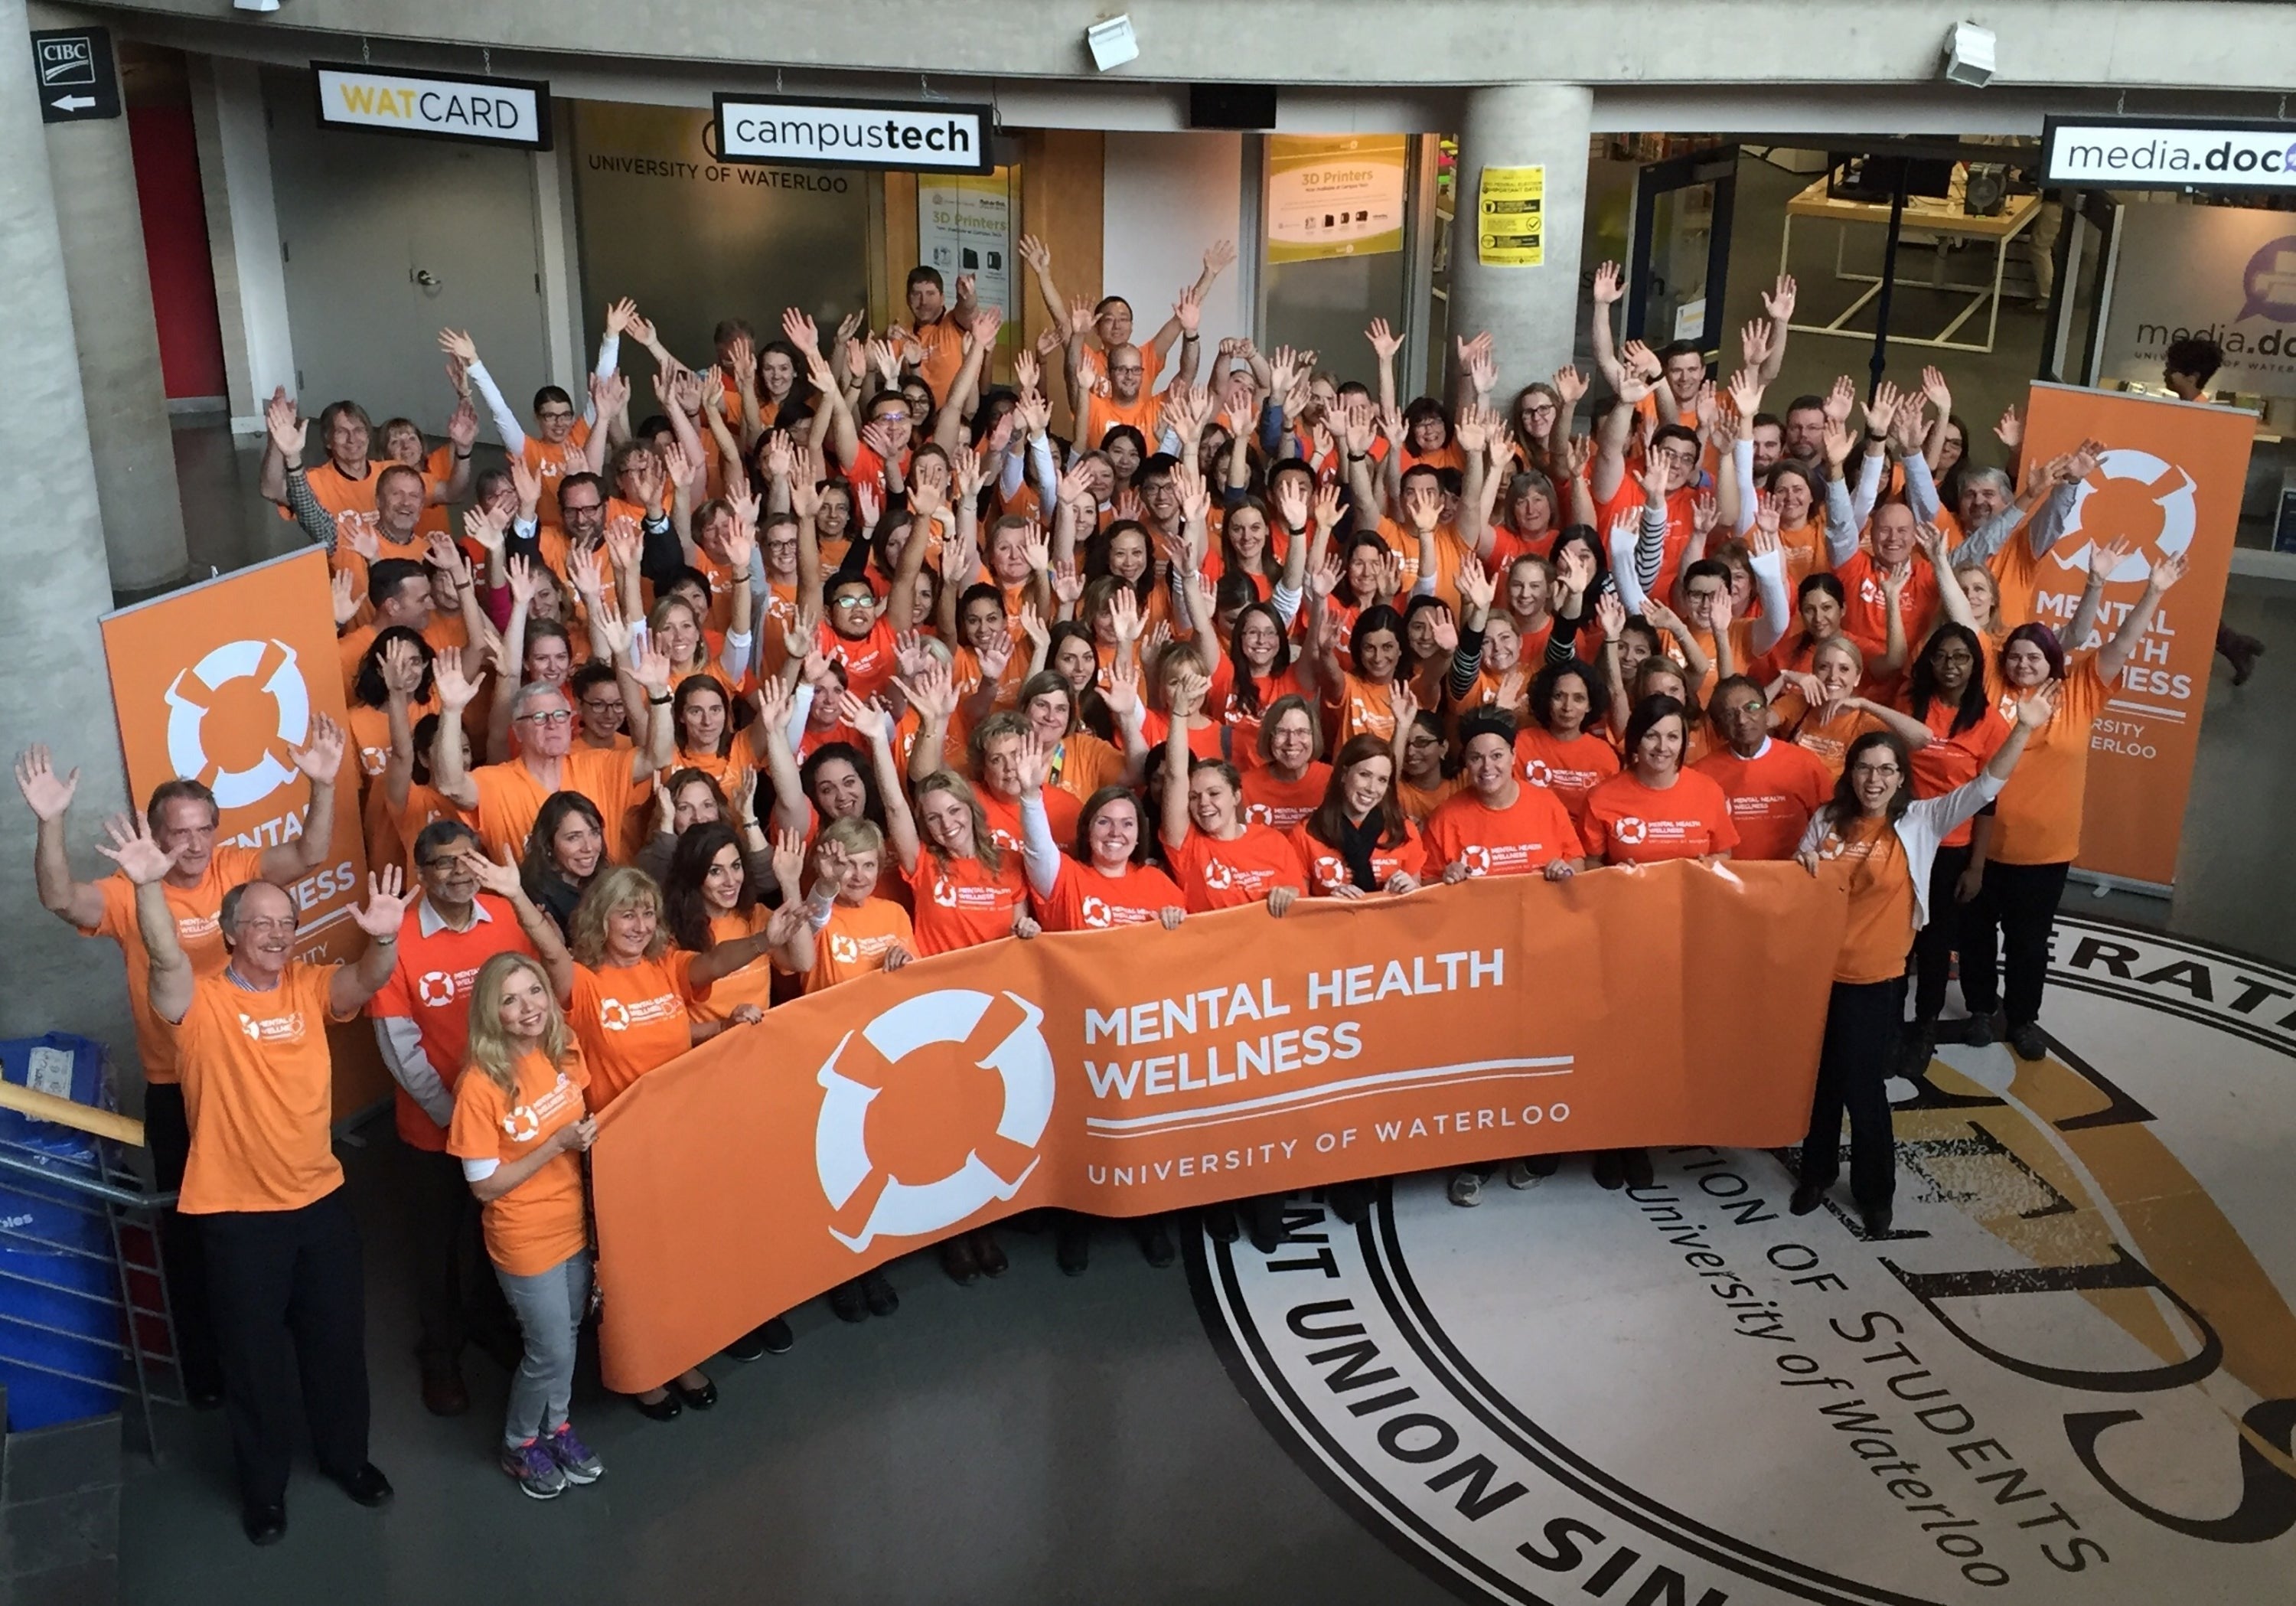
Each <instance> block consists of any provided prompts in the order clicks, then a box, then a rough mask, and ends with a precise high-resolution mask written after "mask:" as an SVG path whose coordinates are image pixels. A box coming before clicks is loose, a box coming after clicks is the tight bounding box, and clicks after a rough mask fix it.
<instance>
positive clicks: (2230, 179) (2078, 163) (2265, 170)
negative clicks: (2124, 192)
mask: <svg viewBox="0 0 2296 1606" xmlns="http://www.w3.org/2000/svg"><path fill="white" fill-rule="evenodd" d="M2042 140H2043V153H2042V158H2041V170H2042V178H2041V182H2042V183H2043V184H2051V185H2055V184H2079V185H2119V186H2121V187H2124V188H2128V189H2185V188H2191V189H2203V190H2289V189H2296V124H2289V123H2235V122H2223V121H2210V120H2206V119H2195V120H2192V121H2183V122H2149V121H2146V122H2139V121H2135V120H2127V121H2124V120H2121V119H2100V120H2097V121H2095V122H2072V121H2064V122H2061V121H2059V120H2058V119H2055V118H2051V119H2048V121H2047V123H2046V127H2045V128H2044V131H2043V134H2042Z"/></svg>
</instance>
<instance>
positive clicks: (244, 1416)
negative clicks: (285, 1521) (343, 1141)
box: [195, 1188, 367, 1505]
mask: <svg viewBox="0 0 2296 1606" xmlns="http://www.w3.org/2000/svg"><path fill="white" fill-rule="evenodd" d="M195 1219H196V1220H197V1221H198V1223H199V1227H200V1236H201V1240H203V1243H204V1247H205V1248H206V1250H207V1257H208V1302H209V1309H210V1310H211V1312H212V1313H213V1315H214V1319H215V1334H216V1347H217V1352H218V1354H219V1355H221V1357H222V1361H223V1387H224V1400H223V1409H224V1416H225V1420H226V1421H228V1422H229V1423H230V1425H231V1448H232V1458H233V1460H234V1462H236V1463H237V1465H238V1468H239V1492H240V1498H241V1499H242V1500H243V1501H245V1502H246V1503H248V1504H250V1505H275V1504H278V1503H280V1502H282V1501H283V1499H284V1498H285V1497H286V1493H287V1466H288V1457H289V1447H290V1445H291V1444H292V1443H293V1438H294V1425H295V1415H294V1412H295V1405H294V1399H293V1396H292V1395H291V1392H290V1388H291V1385H290V1383H289V1378H290V1376H292V1377H294V1378H295V1379H296V1380H299V1382H300V1384H301V1386H302V1396H303V1415H304V1418H305V1420H306V1421H307V1422H308V1423H309V1424H310V1429H311V1444H312V1447H313V1448H314V1449H315V1450H316V1451H317V1453H318V1458H319V1470H321V1471H323V1472H324V1473H326V1474H327V1475H328V1476H329V1477H331V1478H348V1477H349V1476H351V1474H353V1473H355V1472H357V1470H359V1468H360V1467H362V1466H364V1465H365V1463H366V1458H367V1437H366V1436H367V1392H366V1284H365V1276H364V1274H363V1272H362V1271H361V1268H360V1265H359V1238H358V1227H357V1224H356V1223H354V1222H353V1221H352V1220H351V1212H350V1207H349V1206H348V1204H346V1203H345V1202H344V1199H343V1190H341V1189H340V1188H338V1189H336V1190H335V1191H334V1192H332V1193H331V1194H329V1195H327V1197H326V1198H323V1199H319V1200H317V1201H316V1202H315V1203H312V1204H308V1205H306V1206H304V1207H302V1208H301V1209H299V1210H262V1211H231V1212H225V1213H220V1214H217V1215H202V1216H199V1217H196V1218H195ZM290 1357H292V1359H293V1366H292V1369H290V1366H289V1358H290Z"/></svg>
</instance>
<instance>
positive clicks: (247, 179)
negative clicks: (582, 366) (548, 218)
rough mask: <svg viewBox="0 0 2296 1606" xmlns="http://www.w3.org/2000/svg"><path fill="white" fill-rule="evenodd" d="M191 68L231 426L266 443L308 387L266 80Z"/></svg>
mask: <svg viewBox="0 0 2296 1606" xmlns="http://www.w3.org/2000/svg"><path fill="white" fill-rule="evenodd" d="M187 64H188V66H189V68H190V70H191V82H192V128H193V134H194V136H196V137H197V139H198V140H199V142H200V187H201V190H202V191H204V192H205V196H204V198H205V200H206V202H207V212H208V255H209V260H210V261H211V262H212V263H213V264H214V265H215V281H216V314H217V318H218V320H219V321H220V323H221V325H222V328H223V360H224V372H225V376H226V378H227V380H228V383H229V388H230V393H231V427H232V429H233V431H234V432H235V433H238V434H242V435H250V434H251V435H259V434H261V433H262V432H263V403H264V401H265V400H266V399H267V398H268V397H269V396H270V394H271V392H272V391H275V390H284V391H286V392H287V393H288V394H289V395H293V394H294V393H295V391H297V389H298V388H299V387H298V385H297V384H296V382H295V351H294V346H293V342H291V340H290V338H289V334H288V328H287V270H286V267H285V265H284V264H283V262H282V261H281V260H280V259H279V210H278V205H277V202H276V200H275V197H274V195H273V194H272V188H271V131H270V128H268V127H267V126H266V123H265V120H264V114H263V82H262V78H261V77H260V76H259V74H258V71H257V69H256V65H255V63H254V62H237V61H230V60H227V59H225V58H223V57H220V56H204V55H193V56H192V57H190V58H189V59H188V62H187ZM561 148H562V149H563V147H561ZM546 154H548V153H547V152H545V155H546ZM577 343H579V342H577ZM575 372H576V373H577V374H579V372H580V370H579V369H577V370H575Z"/></svg>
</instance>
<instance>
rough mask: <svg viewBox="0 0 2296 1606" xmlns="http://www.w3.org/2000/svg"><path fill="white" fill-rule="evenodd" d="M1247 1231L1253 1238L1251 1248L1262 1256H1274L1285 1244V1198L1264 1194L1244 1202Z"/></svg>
mask: <svg viewBox="0 0 2296 1606" xmlns="http://www.w3.org/2000/svg"><path fill="white" fill-rule="evenodd" d="M1243 1208H1244V1221H1245V1223H1246V1228H1245V1230H1246V1231H1248V1232H1249V1233H1250V1234H1251V1247H1252V1248H1255V1249H1257V1250H1259V1252H1260V1253H1261V1254H1262V1255H1273V1254H1275V1251H1276V1249H1277V1248H1279V1247H1280V1246H1281V1245H1282V1244H1283V1195H1281V1194H1276V1193H1263V1194H1259V1196H1257V1197H1256V1198H1249V1199H1246V1200H1245V1201H1244V1206H1243Z"/></svg>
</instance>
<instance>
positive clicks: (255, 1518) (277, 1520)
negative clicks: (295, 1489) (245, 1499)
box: [239, 1505, 287, 1544]
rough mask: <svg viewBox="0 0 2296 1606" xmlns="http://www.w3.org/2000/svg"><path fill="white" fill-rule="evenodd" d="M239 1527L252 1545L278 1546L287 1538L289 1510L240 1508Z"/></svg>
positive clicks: (245, 1506)
mask: <svg viewBox="0 0 2296 1606" xmlns="http://www.w3.org/2000/svg"><path fill="white" fill-rule="evenodd" d="M239 1526H240V1529H241V1531H242V1532H243V1533H245V1534H246V1536H247V1542H248V1543H249V1544H278V1543H279V1542H280V1541H281V1540H282V1539H284V1538H285V1537H286V1536H287V1508H286V1507H285V1506H284V1505H243V1506H242V1507H240V1508H239Z"/></svg>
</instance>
